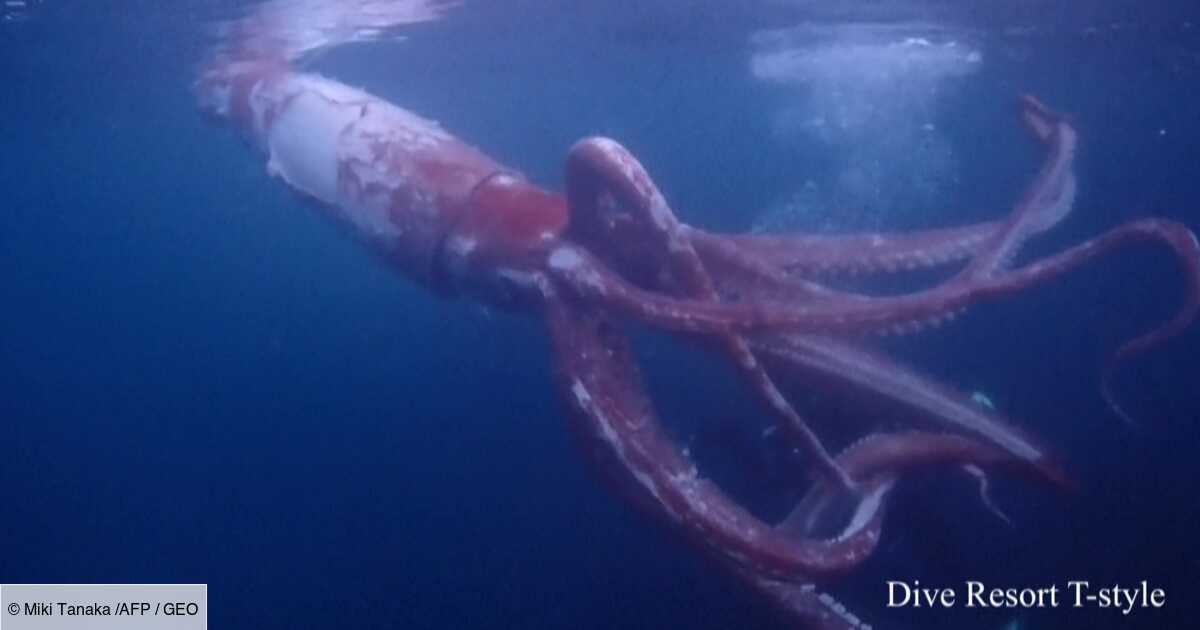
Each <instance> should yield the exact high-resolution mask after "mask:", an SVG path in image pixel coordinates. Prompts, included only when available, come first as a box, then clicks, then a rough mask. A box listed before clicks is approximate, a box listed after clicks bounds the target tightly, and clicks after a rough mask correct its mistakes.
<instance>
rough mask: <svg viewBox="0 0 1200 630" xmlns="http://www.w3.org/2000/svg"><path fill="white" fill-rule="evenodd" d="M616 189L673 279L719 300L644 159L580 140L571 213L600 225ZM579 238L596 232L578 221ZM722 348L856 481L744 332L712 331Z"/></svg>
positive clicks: (570, 189) (810, 444)
mask: <svg viewBox="0 0 1200 630" xmlns="http://www.w3.org/2000/svg"><path fill="white" fill-rule="evenodd" d="M605 191H608V192H611V193H612V194H614V195H615V196H616V197H617V198H618V200H619V201H620V202H621V203H623V204H624V205H625V206H626V207H627V208H629V209H630V210H632V211H633V217H632V218H633V221H634V222H635V223H637V224H640V225H639V227H640V232H641V233H642V234H644V235H647V236H649V237H650V238H652V239H653V240H655V241H656V242H655V243H654V244H655V245H656V246H657V247H656V251H658V252H660V256H662V257H665V260H664V261H662V267H664V268H665V270H666V271H668V272H669V275H670V281H671V282H672V283H673V284H674V285H675V287H673V288H676V289H678V290H679V291H681V292H682V293H683V294H684V295H686V296H688V297H691V298H696V299H701V300H710V301H717V300H718V296H717V292H716V288H715V286H714V284H713V281H712V278H711V277H710V276H709V274H708V271H707V270H706V269H705V268H704V263H703V262H702V261H701V259H700V256H699V255H698V254H697V253H696V250H695V249H694V248H693V246H692V243H691V240H690V238H689V235H688V231H687V230H685V229H684V227H683V226H682V225H681V224H680V222H679V221H678V220H677V219H676V217H675V214H674V213H673V212H672V211H671V209H670V207H669V206H668V205H667V202H666V200H665V199H664V198H663V196H662V193H661V192H660V191H659V190H658V188H657V186H655V185H654V182H653V181H652V180H651V179H650V176H649V174H647V173H646V171H645V169H644V168H643V167H642V165H641V164H640V163H639V162H638V161H637V159H636V158H634V157H633V156H632V155H630V154H629V152H628V151H626V150H625V148H624V147H622V146H621V145H620V144H618V143H616V142H613V141H611V140H607V139H603V138H590V139H585V140H581V141H579V142H578V143H576V144H575V146H574V147H572V148H571V151H570V153H569V154H568V158H567V203H568V205H569V207H570V208H571V212H572V218H573V219H575V218H578V219H579V220H580V222H581V223H583V225H588V224H589V223H590V224H591V225H592V226H593V230H597V231H598V229H597V228H598V226H597V225H596V224H597V219H598V218H599V216H600V212H599V208H598V202H599V197H600V195H601V193H602V192H605ZM575 232H576V234H580V236H579V237H580V238H589V237H594V236H596V234H595V233H594V232H592V233H591V234H589V231H587V230H582V233H581V230H580V228H579V227H578V226H577V227H576V228H575ZM712 336H713V337H715V339H716V341H717V343H718V344H719V345H720V347H721V349H722V350H723V351H724V352H725V353H726V354H727V355H729V356H730V357H731V358H732V359H733V360H734V365H735V369H737V370H738V372H739V373H740V374H742V376H743V377H744V378H745V379H746V380H747V382H748V383H749V384H750V386H751V387H752V388H753V389H754V391H755V393H756V394H757V396H758V398H759V399H760V400H762V401H763V402H764V403H765V405H766V406H767V407H768V408H769V409H770V411H771V412H772V413H773V414H774V415H775V416H776V418H777V420H778V421H779V423H780V424H781V425H782V427H783V429H784V430H785V431H786V432H787V433H788V434H789V435H790V436H791V438H792V439H793V440H794V441H796V442H797V443H798V444H799V445H800V447H801V448H802V449H803V450H804V452H805V454H806V455H807V456H808V458H809V462H810V464H811V465H812V466H813V467H814V468H815V469H816V470H817V471H819V472H820V473H821V474H822V475H824V476H825V477H826V478H828V479H832V480H834V481H836V482H837V483H838V484H839V485H840V486H841V487H843V488H849V487H851V486H852V485H853V483H852V481H851V480H850V478H849V477H848V476H847V475H846V473H845V471H843V470H842V469H841V467H839V466H838V465H837V463H836V462H834V460H833V458H832V457H831V456H830V454H829V452H828V451H827V450H826V448H825V445H824V444H823V443H822V442H821V439H820V438H819V437H818V436H817V434H816V432H815V431H813V429H812V427H810V426H809V424H808V422H807V421H806V420H805V419H804V418H803V417H802V416H801V415H800V413H799V412H798V411H797V410H796V409H795V407H793V406H792V404H791V403H790V402H788V400H787V398H786V397H785V396H784V395H783V393H782V392H781V391H780V390H779V387H778V386H777V385H776V384H775V382H774V379H772V378H771V375H770V374H768V373H767V371H766V369H765V368H763V366H762V365H761V364H760V363H759V362H758V359H757V358H756V357H755V356H754V350H753V349H752V348H751V347H750V344H749V343H748V342H747V340H746V339H745V338H744V337H743V336H742V335H740V334H737V333H735V332H732V331H729V330H722V331H717V332H715V333H713V335H712Z"/></svg>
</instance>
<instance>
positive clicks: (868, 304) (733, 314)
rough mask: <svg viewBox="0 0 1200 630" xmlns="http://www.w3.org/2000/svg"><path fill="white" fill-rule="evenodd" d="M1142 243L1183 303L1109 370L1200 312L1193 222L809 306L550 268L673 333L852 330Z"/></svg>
mask: <svg viewBox="0 0 1200 630" xmlns="http://www.w3.org/2000/svg"><path fill="white" fill-rule="evenodd" d="M1142 243H1160V244H1163V245H1166V246H1167V247H1168V248H1169V249H1170V250H1171V252H1172V253H1173V254H1174V256H1175V258H1176V260H1177V262H1178V263H1179V265H1180V267H1181V269H1182V271H1183V273H1184V275H1185V282H1186V287H1185V294H1184V303H1183V305H1182V306H1181V307H1180V308H1179V309H1178V310H1177V312H1176V314H1175V315H1174V316H1173V317H1172V318H1171V319H1170V320H1169V321H1168V322H1166V323H1164V324H1162V325H1160V326H1158V327H1156V328H1154V329H1152V330H1151V331H1149V332H1147V333H1145V334H1143V335H1141V336H1138V337H1136V338H1134V339H1133V340H1131V341H1128V342H1126V343H1125V344H1123V345H1122V346H1121V347H1120V348H1119V349H1118V350H1117V352H1116V353H1115V354H1114V355H1113V356H1112V358H1111V359H1110V360H1109V362H1108V363H1106V369H1105V372H1106V374H1107V373H1109V372H1111V370H1112V369H1113V368H1115V367H1116V366H1117V365H1118V364H1120V363H1122V362H1124V361H1126V360H1128V359H1130V358H1132V357H1135V356H1138V355H1141V354H1143V353H1145V352H1146V351H1148V350H1151V349H1153V348H1155V347H1157V346H1159V345H1161V344H1162V343H1163V342H1165V341H1166V340H1168V339H1170V338H1171V337H1174V336H1175V335H1177V334H1179V333H1180V332H1181V331H1182V330H1183V329H1184V328H1186V327H1187V326H1188V325H1189V324H1190V323H1191V322H1192V321H1193V320H1194V319H1195V317H1196V314H1197V312H1198V311H1200V246H1198V245H1197V242H1196V237H1195V235H1194V234H1193V233H1192V232H1191V230H1189V229H1188V228H1187V227H1186V226H1184V225H1182V224H1180V223H1177V222H1174V221H1170V220H1166V219H1143V220H1139V221H1133V222H1130V223H1126V224H1124V225H1121V226H1118V227H1116V228H1113V229H1111V230H1109V231H1108V232H1106V233H1104V234H1102V235H1100V236H1098V237H1095V238H1093V239H1091V240H1088V241H1086V242H1084V243H1081V244H1079V245H1076V246H1074V247H1071V248H1069V249H1067V250H1064V251H1062V252H1059V253H1057V254H1053V255H1051V256H1048V257H1046V258H1043V259H1041V260H1039V261H1037V262H1034V263H1030V264H1028V265H1025V266H1024V267H1020V268H1018V269H1015V270H1012V271H1009V272H1005V273H1002V274H998V275H995V276H992V277H987V278H983V279H980V280H973V281H971V282H969V283H967V282H957V283H947V284H943V285H940V286H938V287H935V288H932V289H928V290H925V291H920V292H916V293H911V294H906V295H900V296H889V297H870V298H858V299H854V300H826V301H822V302H819V303H812V304H802V305H793V304H781V303H777V302H757V303H753V302H737V303H729V302H710V301H703V300H695V299H687V298H675V297H670V296H665V295H662V294H660V293H655V292H652V291H647V290H644V289H641V288H639V287H636V286H633V285H631V284H629V283H628V282H626V281H625V280H624V279H622V278H621V277H620V276H617V275H616V274H614V273H612V272H611V271H609V270H608V269H606V268H605V267H604V265H603V264H601V263H599V262H598V261H596V260H595V259H594V258H593V257H592V256H591V255H590V254H588V253H587V252H586V251H583V250H581V249H580V248H578V247H574V246H570V245H562V246H559V247H557V248H555V249H554V250H553V251H552V252H551V253H550V254H549V257H548V264H547V268H548V270H549V271H550V272H551V273H552V274H553V275H554V276H556V277H557V278H559V279H560V280H561V281H563V282H564V283H565V284H566V285H567V286H569V287H571V288H572V290H573V291H575V292H576V293H577V294H578V295H580V296H582V297H584V298H585V299H587V300H589V301H591V302H593V303H598V304H603V305H606V306H608V307H610V308H612V309H614V310H617V311H619V312H621V313H622V314H624V315H626V316H630V317H633V318H635V319H638V320H641V321H644V322H647V323H649V324H651V325H654V326H657V327H660V328H663V329H666V330H675V331H680V332H693V333H708V334H712V333H720V332H722V331H726V330H735V331H769V330H779V331H791V332H803V333H835V332H840V333H849V332H858V331H870V330H880V329H885V328H887V327H892V328H895V327H904V326H908V325H919V322H921V321H922V320H925V319H929V318H932V317H938V316H944V315H949V314H953V313H954V312H955V311H958V310H959V309H963V308H966V307H968V306H971V305H974V304H977V303H980V302H983V301H987V300H997V299H1002V298H1005V297H1008V296H1010V295H1013V294H1016V293H1018V292H1020V291H1022V290H1025V289H1029V288H1032V287H1034V286H1037V285H1040V284H1043V283H1045V282H1048V281H1050V280H1054V279H1056V278H1058V277H1060V276H1063V275H1065V274H1066V273H1068V272H1070V271H1073V270H1075V269H1077V268H1079V267H1081V266H1082V265H1083V264H1085V263H1087V262H1090V261H1091V260H1093V259H1095V258H1097V257H1099V256H1101V255H1103V254H1108V253H1111V252H1113V251H1116V250H1119V249H1121V248H1123V247H1125V246H1128V245H1133V244H1142Z"/></svg>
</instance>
